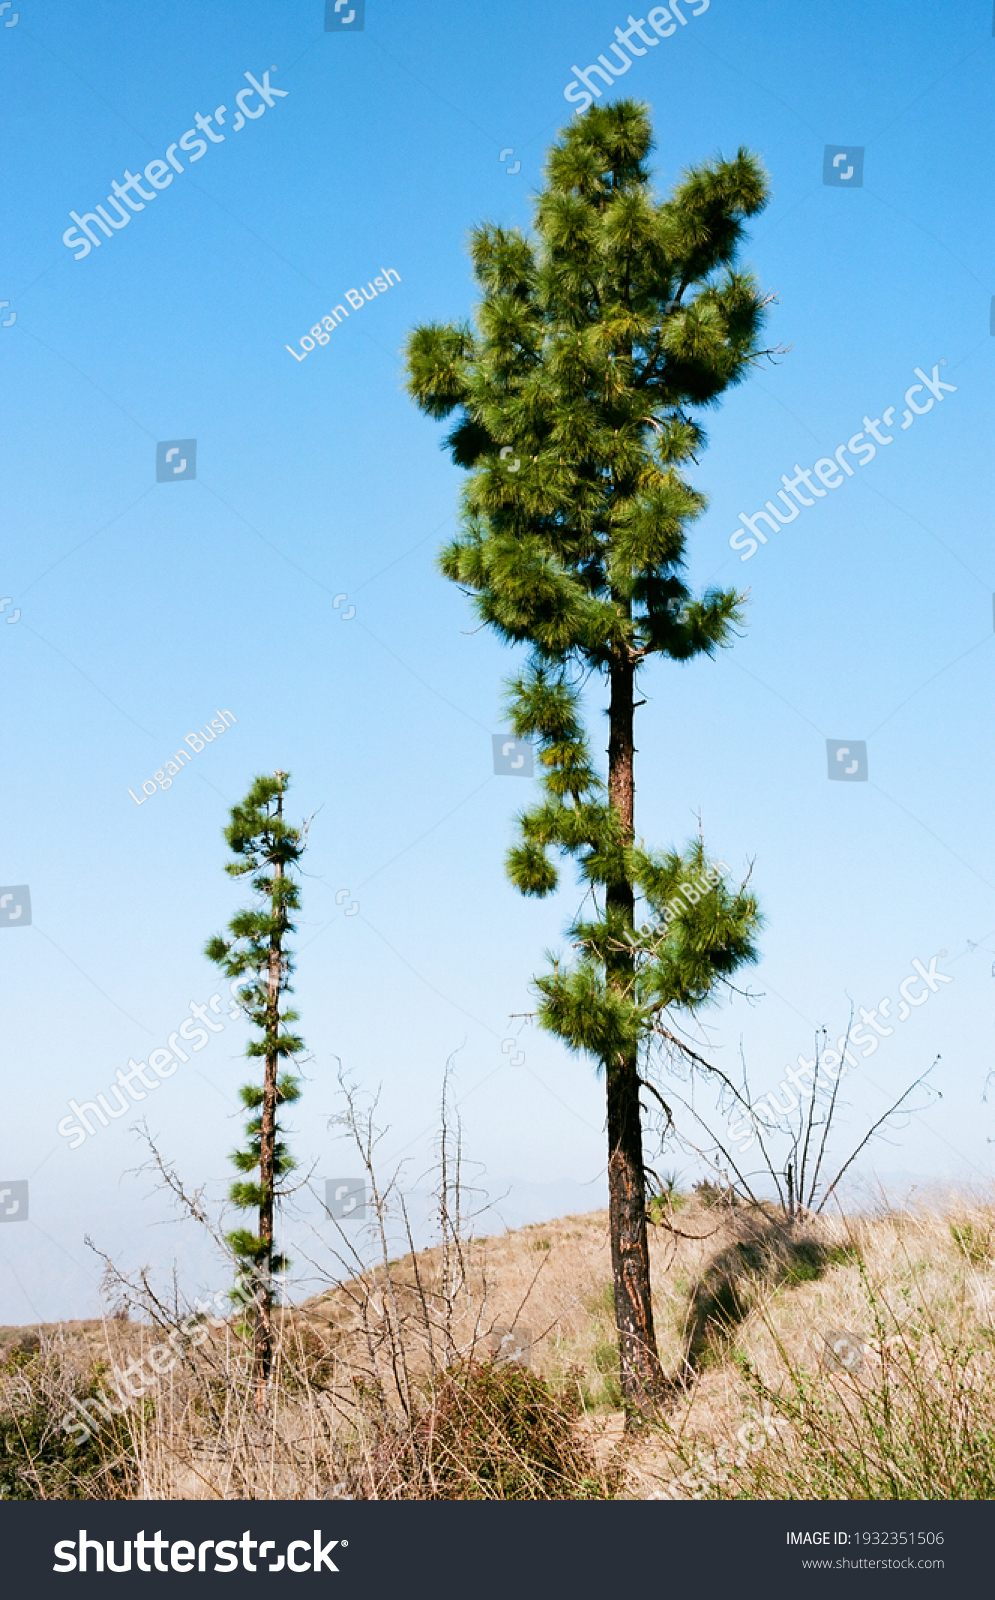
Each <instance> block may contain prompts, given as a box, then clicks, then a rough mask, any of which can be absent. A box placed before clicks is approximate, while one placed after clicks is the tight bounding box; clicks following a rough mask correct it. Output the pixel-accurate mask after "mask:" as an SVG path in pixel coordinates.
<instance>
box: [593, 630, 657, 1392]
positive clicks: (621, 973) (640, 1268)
mask: <svg viewBox="0 0 995 1600" xmlns="http://www.w3.org/2000/svg"><path fill="white" fill-rule="evenodd" d="M634 693H635V672H634V668H633V665H632V662H631V661H630V660H629V659H628V657H627V656H626V657H623V656H620V655H618V656H616V657H615V659H614V660H613V662H612V667H611V705H610V710H609V738H608V797H609V803H610V805H611V807H612V809H613V811H615V813H616V814H617V816H618V817H619V819H620V821H621V823H622V827H623V830H624V833H625V838H626V841H627V842H629V841H631V839H632V838H633V826H634V812H635V779H634V755H635V746H634V743H633V716H634V707H633V699H634ZM606 903H607V908H608V910H609V911H615V912H616V913H619V912H621V914H622V915H623V917H624V918H625V920H626V921H627V922H628V924H629V925H630V927H631V926H632V924H633V913H634V909H635V895H634V893H633V889H632V884H631V883H630V882H629V880H628V877H627V876H626V875H625V874H624V873H623V874H621V875H620V876H619V877H618V878H616V879H615V881H613V882H610V883H609V884H608V886H607V890H606ZM606 976H607V979H608V982H609V984H611V985H612V986H613V987H616V988H621V989H625V990H631V987H632V984H633V980H634V976H635V958H634V956H633V955H632V954H631V953H627V952H625V951H618V952H614V953H613V954H612V955H611V957H610V958H609V961H608V963H607V967H606ZM605 1068H606V1070H605V1078H606V1082H607V1093H608V1206H609V1228H610V1232H611V1247H612V1274H613V1277H614V1282H615V1321H616V1324H617V1327H618V1344H619V1364H620V1376H621V1385H622V1400H623V1404H624V1405H625V1409H626V1412H627V1413H628V1415H629V1417H630V1418H631V1417H633V1416H635V1415H640V1414H641V1415H645V1414H647V1413H648V1412H650V1411H652V1410H653V1408H654V1405H655V1404H656V1402H657V1401H658V1400H659V1398H660V1394H661V1390H662V1385H663V1373H662V1369H661V1367H660V1358H659V1355H658V1354H657V1348H656V1334H655V1332H654V1329H653V1302H652V1299H651V1296H650V1263H649V1240H648V1237H647V1231H646V1193H645V1175H644V1171H643V1133H642V1121H641V1115H640V1109H639V1058H638V1054H637V1052H635V1051H633V1052H631V1053H626V1054H624V1055H623V1054H619V1055H618V1056H616V1057H615V1059H614V1060H612V1061H608V1062H606V1063H605Z"/></svg>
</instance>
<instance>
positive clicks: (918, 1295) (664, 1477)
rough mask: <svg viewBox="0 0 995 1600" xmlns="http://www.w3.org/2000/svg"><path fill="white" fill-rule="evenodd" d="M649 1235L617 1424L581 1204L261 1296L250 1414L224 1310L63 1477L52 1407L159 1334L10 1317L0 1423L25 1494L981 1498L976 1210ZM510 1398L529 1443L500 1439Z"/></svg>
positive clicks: (713, 1219) (690, 1226)
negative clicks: (655, 1360)
mask: <svg viewBox="0 0 995 1600" xmlns="http://www.w3.org/2000/svg"><path fill="white" fill-rule="evenodd" d="M651 1251H652V1278H653V1291H654V1306H655V1316H656V1324H657V1334H658V1339H659V1345H660V1352H661V1357H662V1360H663V1365H664V1369H665V1371H666V1373H667V1374H668V1378H669V1400H668V1404H667V1406H666V1408H665V1410H664V1413H663V1414H662V1416H661V1419H660V1422H659V1424H658V1425H655V1426H653V1427H650V1428H645V1429H641V1430H638V1431H635V1432H629V1433H625V1432H624V1431H623V1421H624V1419H623V1416H622V1413H621V1410H620V1398H619V1389H618V1373H617V1355H616V1350H615V1334H614V1318H613V1314H612V1309H611V1306H612V1297H611V1266H610V1251H609V1241H608V1231H607V1216H606V1215H605V1214H604V1213H593V1214H589V1215H584V1216H576V1217H565V1218H562V1219H560V1220H559V1221H556V1222H553V1223H547V1224H543V1225H540V1226H534V1227H528V1228H523V1229H520V1230H518V1231H516V1232H511V1233H507V1234H504V1235H501V1236H498V1237H495V1238H491V1239H483V1240H477V1241H471V1242H469V1243H465V1244H462V1245H460V1246H459V1247H458V1248H457V1247H454V1246H453V1245H450V1246H449V1248H448V1249H447V1250H445V1251H444V1250H443V1249H441V1248H439V1249H436V1250H429V1251H423V1252H420V1253H419V1254H418V1255H417V1256H408V1257H405V1258H402V1259H400V1260H398V1261H396V1262H392V1263H391V1264H390V1269H389V1271H387V1270H386V1269H385V1268H384V1267H380V1268H378V1269H376V1270H375V1271H371V1272H370V1273H369V1274H367V1275H366V1276H365V1277H357V1278H355V1279H353V1280H351V1281H350V1282H348V1283H344V1284H341V1285H338V1286H336V1287H334V1288H332V1289H330V1290H329V1291H328V1292H327V1293H325V1294H323V1295H320V1296H317V1297H315V1298H314V1299H312V1300H310V1301H308V1302H307V1303H306V1304H304V1305H302V1306H300V1307H298V1308H295V1309H292V1310H287V1311H285V1312H284V1313H283V1315H282V1318H281V1321H280V1324H279V1330H278V1331H279V1341H278V1343H279V1350H278V1358H277V1363H276V1367H275V1370H274V1374H273V1382H272V1384H271V1388H270V1392H269V1396H268V1400H267V1405H266V1406H265V1408H264V1409H263V1410H261V1411H260V1410H257V1408H256V1406H255V1404H254V1395H253V1387H252V1383H251V1381H250V1373H249V1369H248V1361H247V1356H246V1351H245V1346H244V1344H243V1343H242V1341H241V1339H240V1338H239V1336H238V1330H237V1329H236V1328H235V1327H234V1326H219V1327H215V1328H214V1329H213V1330H212V1331H211V1332H210V1333H209V1334H207V1330H206V1329H205V1330H204V1332H205V1337H204V1338H203V1342H201V1343H200V1345H199V1347H198V1348H193V1347H189V1348H187V1349H186V1351H185V1354H184V1355H183V1358H182V1359H181V1360H180V1361H178V1362H177V1363H176V1365H175V1366H174V1368H173V1370H172V1371H170V1372H167V1373H164V1374H163V1376H162V1378H161V1379H160V1381H159V1382H158V1384H157V1385H156V1387H155V1388H154V1389H152V1390H150V1391H149V1392H148V1394H147V1395H146V1397H145V1398H144V1399H142V1398H139V1399H136V1400H135V1401H134V1402H133V1403H132V1404H130V1405H129V1406H128V1407H127V1409H125V1410H124V1411H122V1413H121V1415H120V1416H118V1417H116V1418H115V1419H114V1420H113V1422H112V1423H108V1424H107V1426H106V1427H105V1428H104V1429H103V1430H102V1432H101V1435H100V1438H99V1439H98V1440H94V1441H91V1447H92V1448H96V1446H98V1445H99V1451H100V1462H101V1463H102V1466H101V1469H100V1470H97V1468H96V1467H95V1465H94V1462H93V1460H91V1459H90V1458H87V1463H85V1466H86V1470H85V1471H84V1463H83V1461H82V1459H81V1460H79V1461H77V1462H76V1463H75V1465H74V1464H73V1463H70V1466H71V1468H72V1471H73V1472H75V1473H76V1482H77V1488H76V1489H75V1490H73V1489H72V1488H67V1486H66V1484H67V1479H66V1477H65V1475H64V1474H63V1476H62V1477H61V1478H59V1477H58V1476H56V1477H55V1478H53V1477H52V1476H51V1475H49V1476H48V1477H47V1478H46V1476H45V1470H47V1469H45V1470H43V1467H44V1464H45V1462H46V1461H48V1459H49V1457H50V1456H51V1454H52V1451H53V1450H55V1451H56V1453H57V1446H58V1441H59V1439H60V1438H62V1437H63V1436H62V1435H60V1434H59V1429H58V1422H59V1420H60V1419H59V1417H58V1416H56V1411H57V1410H58V1409H59V1407H62V1408H63V1410H64V1409H65V1406H66V1403H67V1402H66V1397H67V1396H68V1395H69V1394H71V1393H74V1394H76V1395H77V1397H78V1396H80V1395H82V1394H85V1393H88V1392H93V1391H92V1375H93V1371H94V1364H95V1363H97V1364H98V1365H99V1367H100V1368H101V1369H102V1371H103V1373H104V1379H103V1381H104V1383H105V1385H106V1384H108V1383H109V1381H110V1380H111V1379H112V1374H113V1372H114V1371H115V1370H120V1368H121V1367H122V1366H123V1365H125V1364H126V1362H127V1361H129V1360H131V1359H133V1358H134V1357H135V1356H136V1355H138V1354H139V1353H142V1352H145V1353H147V1352H148V1350H149V1349H151V1348H152V1347H153V1346H155V1345H161V1343H162V1341H163V1338H164V1334H163V1332H162V1331H159V1330H157V1329H155V1328H153V1327H149V1326H145V1325H139V1324H133V1323H132V1324H129V1323H122V1322H114V1321H108V1322H107V1323H88V1324H75V1325H65V1326H64V1327H61V1328H58V1329H56V1328H43V1329H40V1330H37V1333H38V1336H39V1343H38V1348H35V1349H32V1348H21V1349H17V1348H15V1346H16V1342H17V1339H18V1338H19V1337H21V1338H23V1335H24V1333H25V1331H26V1330H10V1329H7V1330H0V1340H5V1342H4V1343H3V1344H2V1346H0V1362H2V1366H0V1418H2V1417H3V1415H4V1413H6V1414H7V1418H8V1422H7V1424H6V1426H7V1435H6V1436H7V1437H8V1439H9V1438H10V1437H11V1429H10V1422H9V1419H10V1418H11V1417H14V1418H15V1419H16V1418H17V1417H22V1418H23V1417H26V1416H28V1415H29V1414H32V1413H31V1406H32V1405H33V1406H35V1408H36V1410H37V1409H38V1408H41V1409H42V1410H44V1408H45V1407H48V1412H46V1413H45V1414H46V1415H49V1416H50V1427H49V1429H48V1432H47V1433H46V1430H45V1428H42V1429H41V1430H40V1433H39V1430H38V1428H37V1427H35V1429H34V1432H31V1431H30V1430H28V1429H26V1427H24V1426H22V1425H21V1424H18V1426H19V1427H21V1433H22V1435H23V1437H24V1438H25V1439H26V1440H28V1443H27V1444H26V1445H25V1450H26V1461H27V1465H26V1468H25V1472H26V1476H25V1475H24V1474H22V1477H23V1478H24V1482H25V1484H26V1485H27V1486H28V1488H30V1492H33V1493H37V1494H45V1493H50V1492H57V1493H61V1494H66V1493H72V1492H82V1493H85V1494H90V1495H93V1494H102V1493H107V1494H113V1495H122V1494H123V1495H126V1496H129V1497H141V1498H156V1499H159V1498H161V1499H189V1498H202V1497H219V1498H288V1499H315V1498H321V1497H328V1496H335V1495H341V1494H349V1495H361V1496H364V1497H366V1496H377V1497H382V1496H388V1495H392V1496H397V1495H401V1496H402V1497H411V1496H413V1497H424V1496H432V1495H435V1496H441V1497H446V1498H455V1497H459V1498H464V1497H491V1496H495V1497H499V1498H507V1497H516V1498H557V1497H571V1498H575V1497H603V1496H607V1495H619V1494H620V1495H622V1496H624V1497H626V1498H637V1499H643V1498H660V1497H665V1498H690V1497H703V1496H713V1497H720V1498H727V1497H735V1496H742V1497H747V1498H751V1497H764V1498H768V1497H770V1498H807V1497H812V1498H843V1499H846V1498H900V1499H901V1498H924V1497H925V1498H929V1497H931V1496H936V1497H939V1498H943V1497H949V1498H962V1497H972V1496H977V1497H986V1498H990V1497H992V1496H993V1494H995V1454H993V1441H995V1379H993V1371H992V1353H993V1350H995V1325H993V1316H995V1212H993V1210H992V1209H990V1208H989V1207H986V1206H983V1205H977V1206H973V1207H971V1206H962V1207H960V1208H958V1209H956V1210H948V1211H940V1210H931V1211H922V1212H913V1211H903V1212H899V1213H892V1214H884V1215H881V1216H879V1217H876V1218H870V1219H863V1220H859V1221H852V1222H845V1221H838V1222H835V1223H828V1222H819V1221H817V1220H816V1219H811V1218H810V1219H803V1220H800V1221H796V1222H795V1223H794V1224H791V1225H789V1224H787V1223H786V1222H785V1221H784V1220H783V1218H781V1217H779V1216H778V1215H776V1214H775V1213H774V1212H773V1211H770V1212H768V1211H766V1210H764V1209H760V1208H750V1207H746V1206H742V1205H737V1206H729V1205H714V1204H712V1205H706V1204H703V1203H702V1202H701V1200H699V1199H697V1198H692V1199H691V1200H690V1201H688V1202H686V1203H684V1204H681V1205H679V1207H678V1209H677V1210H676V1211H675V1212H673V1213H672V1214H671V1215H670V1218H669V1222H668V1223H667V1224H665V1225H664V1226H661V1227H658V1228H655V1229H653V1230H652V1236H651ZM507 1329H511V1330H512V1331H513V1332H514V1333H515V1334H516V1335H517V1336H518V1337H519V1338H521V1337H524V1336H525V1335H526V1334H528V1335H531V1368H532V1373H533V1374H535V1375H536V1377H537V1378H538V1379H542V1380H543V1382H541V1383H537V1382H536V1381H535V1380H534V1379H533V1378H532V1377H529V1375H528V1374H523V1373H522V1372H521V1370H520V1369H511V1368H505V1369H501V1368H496V1367H494V1366H493V1365H492V1364H491V1362H490V1359H489V1351H490V1348H491V1342H492V1340H493V1339H494V1338H495V1336H496V1335H497V1336H500V1334H501V1332H502V1330H507ZM495 1331H496V1332H495ZM841 1333H842V1334H846V1335H847V1336H848V1337H849V1338H851V1339H852V1340H853V1341H854V1349H855V1350H856V1351H857V1354H856V1355H851V1354H849V1353H848V1347H847V1346H845V1345H844V1346H842V1347H841V1349H842V1352H843V1357H844V1358H845V1360H844V1362H843V1364H841V1361H840V1359H839V1357H837V1358H834V1357H833V1356H832V1355H827V1336H831V1335H834V1334H841ZM28 1342H29V1344H30V1340H29V1341H28ZM827 1362H828V1363H829V1366H828V1368H827ZM846 1362H849V1366H848V1365H847V1364H846ZM502 1372H503V1373H504V1376H501V1373H502ZM516 1372H517V1375H516ZM88 1382H89V1383H90V1385H91V1388H90V1389H89V1390H88V1389H87V1387H86V1385H87V1383H88ZM516 1385H517V1387H516ZM530 1408H531V1409H530ZM526 1414H527V1415H528V1417H529V1418H531V1419H532V1420H531V1421H530V1423H529V1426H530V1427H534V1430H535V1432H536V1437H537V1438H538V1436H539V1435H540V1434H541V1435H542V1443H541V1448H540V1447H539V1446H538V1445H536V1444H535V1440H534V1439H533V1440H531V1441H530V1439H528V1438H526V1437H525V1436H524V1435H523V1434H522V1432H521V1418H522V1416H525V1415H526ZM36 1420H37V1419H36ZM446 1430H448V1432H447V1431H446ZM15 1432H16V1429H15ZM39 1440H41V1443H39ZM31 1441H34V1442H33V1443H32V1442H31ZM461 1451H463V1452H465V1457H466V1459H465V1461H463V1462H461V1461H460V1460H458V1459H457V1458H458V1457H459V1455H460V1452H461ZM32 1452H33V1454H32ZM46 1452H47V1454H46ZM32 1461H33V1462H34V1463H35V1467H34V1468H33V1467H32V1465H31V1462H32ZM32 1471H34V1472H35V1478H34V1480H33V1482H34V1487H33V1488H31V1483H32V1477H31V1474H32ZM53 1485H56V1487H55V1489H54V1491H53V1487H52V1486H53ZM8 1492H9V1491H8ZM20 1492H22V1493H24V1492H26V1490H25V1489H22V1490H21V1491H20Z"/></svg>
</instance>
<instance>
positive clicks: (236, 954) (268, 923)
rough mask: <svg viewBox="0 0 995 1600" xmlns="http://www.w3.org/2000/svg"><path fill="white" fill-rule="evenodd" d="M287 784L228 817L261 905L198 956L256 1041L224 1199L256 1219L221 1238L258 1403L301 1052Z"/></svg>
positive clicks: (254, 794) (281, 777) (270, 784)
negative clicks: (287, 1130)
mask: <svg viewBox="0 0 995 1600" xmlns="http://www.w3.org/2000/svg"><path fill="white" fill-rule="evenodd" d="M289 782H290V777H289V774H288V773H286V772H276V773H274V774H273V776H272V777H268V776H263V777H258V778H256V779H255V781H254V782H253V784H252V787H251V789H250V790H249V792H248V794H247V795H246V797H245V799H244V800H242V801H241V802H240V803H239V804H238V805H236V806H233V807H232V810H231V821H230V822H229V824H228V826H227V828H226V829H225V839H226V840H227V842H228V845H229V847H230V848H231V851H232V854H233V856H234V857H235V859H234V860H233V861H229V862H227V863H226V865H225V871H226V872H227V873H229V874H230V876H231V877H233V878H243V877H247V876H248V875H249V874H250V873H251V874H252V888H253V890H254V892H255V894H256V895H257V896H258V897H259V902H260V903H257V904H256V905H255V906H252V907H249V908H246V909H245V910H242V911H238V912H236V914H235V916H234V917H233V918H232V919H231V921H230V922H229V924H228V933H229V935H230V937H229V938H227V939H226V938H224V937H223V936H222V935H221V934H215V936H214V938H212V939H209V940H208V942H207V944H206V946H205V954H206V955H207V956H208V957H209V958H210V960H211V961H214V962H216V963H217V965H218V966H219V967H220V968H221V970H222V972H224V974H225V976H226V977H227V978H231V979H239V978H241V979H244V980H245V981H244V982H243V983H241V984H240V985H239V988H238V991H237V992H238V998H239V1003H240V1005H241V1007H242V1010H243V1011H244V1012H245V1014H246V1016H247V1017H248V1018H249V1021H250V1022H251V1023H252V1024H253V1025H254V1027H255V1028H257V1029H258V1031H259V1035H260V1037H259V1038H256V1039H250V1040H249V1043H248V1044H247V1045H246V1047H245V1053H246V1055H247V1056H248V1057H249V1059H250V1060H253V1059H259V1058H261V1059H262V1062H263V1081H262V1083H261V1084H260V1083H247V1084H243V1086H242V1088H241V1089H240V1090H239V1097H240V1099H241V1101H242V1104H243V1105H244V1106H245V1108H246V1110H247V1111H248V1112H249V1113H250V1118H249V1121H248V1123H247V1125H246V1129H245V1132H246V1139H247V1143H246V1145H245V1147H244V1148H243V1149H241V1150H236V1151H235V1152H234V1154H233V1155H232V1158H231V1159H232V1161H233V1162H234V1164H235V1166H236V1168H237V1169H238V1171H239V1172H240V1173H243V1174H246V1175H248V1174H251V1173H258V1176H257V1177H255V1178H250V1177H248V1176H245V1177H243V1178H240V1179H238V1180H237V1181H236V1182H235V1183H233V1184H232V1186H231V1190H230V1197H231V1199H232V1200H234V1202H235V1204H236V1205H237V1206H239V1207H241V1208H243V1209H244V1210H247V1211H249V1210H251V1211H255V1212H256V1213H257V1216H258V1221H257V1229H256V1232H255V1233H252V1232H251V1231H250V1230H249V1229H248V1228H236V1229H235V1230H234V1231H233V1232H232V1233H230V1234H229V1235H228V1243H229V1245H230V1246H231V1248H232V1250H233V1252H234V1254H235V1257H236V1260H237V1261H238V1263H239V1277H240V1279H241V1284H240V1287H241V1288H242V1289H249V1288H251V1291H252V1293H253V1295H254V1302H253V1310H252V1318H253V1355H254V1367H255V1375H256V1383H257V1394H258V1396H259V1398H260V1399H261V1397H262V1393H263V1390H264V1388H265V1384H266V1380H267V1378H268V1376H269V1371H270V1366H271V1363H272V1358H273V1299H274V1288H273V1278H274V1274H278V1273H281V1272H284V1271H286V1268H287V1266H288V1264H289V1263H288V1262H287V1260H286V1258H285V1257H284V1256H281V1255H278V1254H276V1252H275V1251H274V1248H273V1219H274V1210H275V1205H276V1201H277V1199H278V1198H279V1194H280V1190H279V1187H278V1186H279V1182H280V1179H281V1178H283V1177H284V1176H286V1174H287V1173H288V1172H290V1171H292V1170H293V1167H294V1164H295V1163H294V1161H293V1159H292V1158H291V1156H290V1155H289V1154H288V1152H287V1148H286V1145H285V1144H284V1142H283V1140H282V1138H281V1131H282V1130H281V1128H280V1124H279V1121H278V1113H279V1108H280V1106H281V1105H292V1104H293V1102H294V1101H295V1100H297V1099H298V1098H299V1096H300V1092H301V1091H300V1085H299V1083H298V1081H297V1079H296V1078H295V1077H294V1075H293V1073H291V1072H287V1071H282V1072H281V1070H280V1067H281V1063H285V1061H286V1058H287V1057H288V1056H295V1055H298V1054H299V1053H300V1052H301V1051H302V1050H303V1048H304V1042H303V1040H302V1039H300V1038H299V1037H298V1035H297V1034H296V1033H292V1032H289V1031H288V1024H290V1023H293V1022H297V1021H298V1020H299V1018H298V1013H297V1012H296V1011H294V1010H292V1009H291V1008H290V1007H288V1006H283V1005H282V1000H283V996H284V995H286V994H288V993H290V992H291V984H290V974H291V973H292V972H293V970H294V963H293V960H292V958H291V954H290V951H289V950H288V948H287V939H288V937H289V935H290V934H292V933H294V932H295V931H296V930H295V925H294V923H293V922H291V920H290V914H291V913H292V912H294V911H298V910H300V889H299V887H298V885H297V883H296V882H295V881H294V879H293V878H292V877H291V875H290V874H291V869H292V868H294V867H296V866H297V865H298V863H299V862H300V859H301V856H302V855H303V854H304V850H305V848H306V833H307V830H306V828H305V829H303V830H302V829H299V828H294V827H291V826H290V825H289V824H288V823H286V822H285V821H284V820H283V796H284V794H285V792H286V790H287V787H288V785H289Z"/></svg>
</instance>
